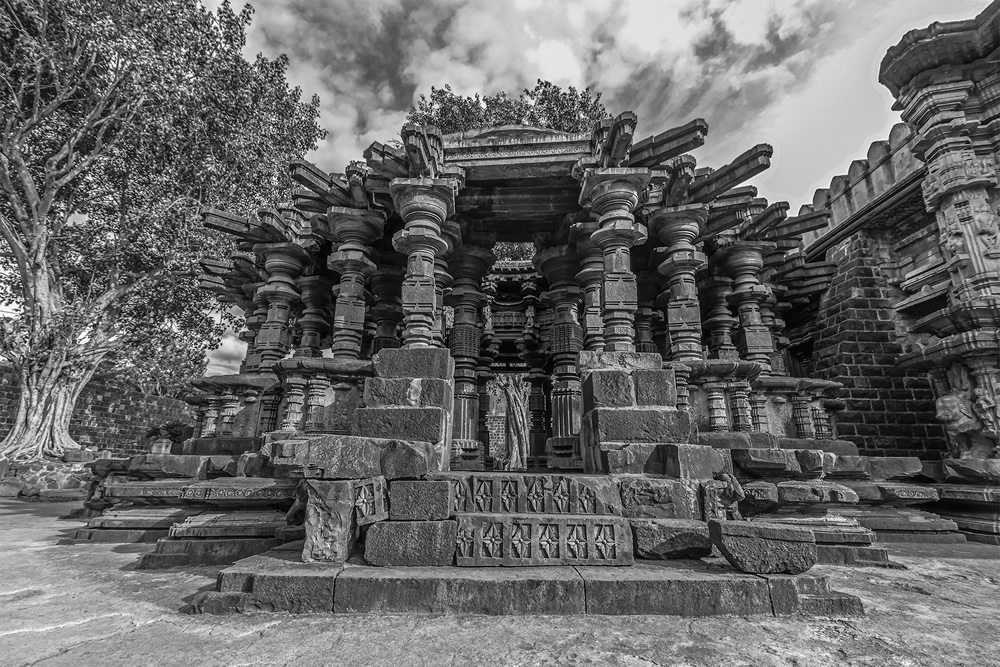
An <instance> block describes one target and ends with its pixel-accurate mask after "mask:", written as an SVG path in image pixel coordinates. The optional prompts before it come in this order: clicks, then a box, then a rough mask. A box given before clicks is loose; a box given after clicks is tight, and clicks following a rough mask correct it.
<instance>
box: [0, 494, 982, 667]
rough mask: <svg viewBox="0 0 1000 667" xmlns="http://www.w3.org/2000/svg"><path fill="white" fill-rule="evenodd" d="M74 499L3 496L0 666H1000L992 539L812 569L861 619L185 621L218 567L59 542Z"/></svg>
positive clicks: (903, 548) (897, 550) (899, 549)
mask: <svg viewBox="0 0 1000 667" xmlns="http://www.w3.org/2000/svg"><path fill="white" fill-rule="evenodd" d="M76 507H78V504H70V503H58V504H56V503H52V504H46V503H24V502H18V501H12V500H7V499H4V500H2V501H0V536H2V539H0V665H75V666H80V665H101V666H102V667H103V666H110V665H198V666H199V667H208V666H210V665H290V664H295V665H300V666H305V665H364V666H366V667H372V666H378V665H392V666H393V667H404V666H406V665H420V666H421V667H432V666H434V665H490V666H491V667H499V666H502V665H602V666H603V665H623V666H645V665H664V666H666V665H674V666H686V665H727V666H736V665H754V666H756V665H801V666H810V667H811V666H813V665H872V666H876V665H877V666H879V667H882V666H886V665H934V666H936V665H975V666H977V667H983V666H989V665H1000V548H998V547H990V546H986V545H980V544H968V545H958V546H957V547H956V546H954V545H940V546H929V545H923V546H917V545H896V546H891V547H890V553H891V554H892V557H893V559H894V560H895V561H897V562H898V563H901V564H903V565H906V566H907V569H905V570H893V569H880V568H846V567H829V566H822V567H817V568H815V570H814V571H816V572H820V573H823V574H826V575H828V576H829V577H830V581H831V584H832V585H833V588H834V589H836V590H839V591H843V592H847V593H853V594H855V595H858V596H860V597H861V599H862V600H863V601H864V604H865V609H866V610H867V613H868V616H867V617H866V618H852V619H807V618H773V617H769V618H764V617H761V618H742V617H721V618H718V617H717V618H698V619H687V618H677V617H654V616H616V617H611V616H528V617H495V616H418V615H410V616H370V615H364V616H362V615H357V616H337V615H333V614H329V615H313V616H293V615H290V614H259V615H253V616H225V617H218V616H208V615H203V616H190V615H187V614H185V613H183V609H184V607H185V606H186V604H187V603H188V602H189V601H190V600H191V597H192V596H193V595H194V594H195V593H196V592H198V591H202V590H210V589H212V588H213V586H214V584H215V573H216V571H217V569H216V568H207V567H206V568H200V569H179V570H166V571H159V572H157V571H136V570H135V569H134V567H135V563H136V561H137V560H138V557H139V554H141V553H145V552H146V551H149V550H151V549H152V545H112V544H81V545H72V546H69V545H64V546H60V545H57V541H58V540H59V539H61V538H63V537H65V536H66V534H67V532H68V531H69V530H70V529H73V528H77V527H79V526H80V525H82V524H81V523H80V522H77V521H67V520H59V519H58V517H59V516H60V515H63V514H65V513H67V512H68V511H70V510H72V509H75V508H76Z"/></svg>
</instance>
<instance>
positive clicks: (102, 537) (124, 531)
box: [60, 528, 168, 544]
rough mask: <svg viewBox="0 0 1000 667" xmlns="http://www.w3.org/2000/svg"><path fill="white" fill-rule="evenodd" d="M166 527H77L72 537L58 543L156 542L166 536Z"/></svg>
mask: <svg viewBox="0 0 1000 667" xmlns="http://www.w3.org/2000/svg"><path fill="white" fill-rule="evenodd" d="M167 534H168V530H167V529H166V528H160V529H149V528H79V529H77V530H76V532H74V533H73V537H71V538H69V539H67V540H63V541H61V542H60V544H63V543H65V544H81V543H84V542H101V543H106V544H137V543H143V542H157V541H159V540H160V539H161V538H164V537H167Z"/></svg>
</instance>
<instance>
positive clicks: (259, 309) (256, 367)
mask: <svg viewBox="0 0 1000 667" xmlns="http://www.w3.org/2000/svg"><path fill="white" fill-rule="evenodd" d="M265 284H266V283H250V284H248V285H245V286H244V288H243V289H244V291H246V293H247V295H248V296H250V298H251V305H250V306H248V308H247V311H244V314H245V316H246V327H247V328H246V331H243V332H241V333H240V335H239V339H240V340H241V341H243V342H244V343H246V344H247V353H246V354H245V355H244V357H243V363H241V364H240V373H258V372H260V350H258V349H257V335H258V333H259V332H260V328H261V327H262V326H264V322H266V321H267V299H266V298H265V297H264V295H263V294H262V293H261V288H262V287H264V285H265Z"/></svg>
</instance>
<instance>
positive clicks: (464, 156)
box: [446, 146, 584, 163]
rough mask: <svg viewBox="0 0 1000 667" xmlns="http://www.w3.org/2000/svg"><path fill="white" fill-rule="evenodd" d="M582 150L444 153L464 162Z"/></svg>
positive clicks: (534, 149)
mask: <svg viewBox="0 0 1000 667" xmlns="http://www.w3.org/2000/svg"><path fill="white" fill-rule="evenodd" d="M583 152H584V151H581V150H580V148H579V146H551V147H549V146H546V147H544V148H542V147H539V148H512V149H506V148H503V149H499V150H496V151H478V152H474V151H469V152H466V151H456V152H454V153H452V152H451V151H447V152H446V154H448V153H451V154H450V155H449V156H448V160H449V161H451V162H456V163H460V162H465V161H470V160H503V159H505V158H511V157H534V156H546V155H581V154H583Z"/></svg>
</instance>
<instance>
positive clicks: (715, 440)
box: [698, 431, 753, 449]
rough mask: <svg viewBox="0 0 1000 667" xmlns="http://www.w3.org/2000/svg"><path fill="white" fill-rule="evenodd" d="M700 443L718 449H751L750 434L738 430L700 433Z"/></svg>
mask: <svg viewBox="0 0 1000 667" xmlns="http://www.w3.org/2000/svg"><path fill="white" fill-rule="evenodd" d="M698 444H699V445H701V446H703V447H715V448H716V449H750V448H752V447H753V445H752V444H751V443H750V434H749V433H741V432H738V431H719V432H712V431H709V432H708V433H699V434H698Z"/></svg>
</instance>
